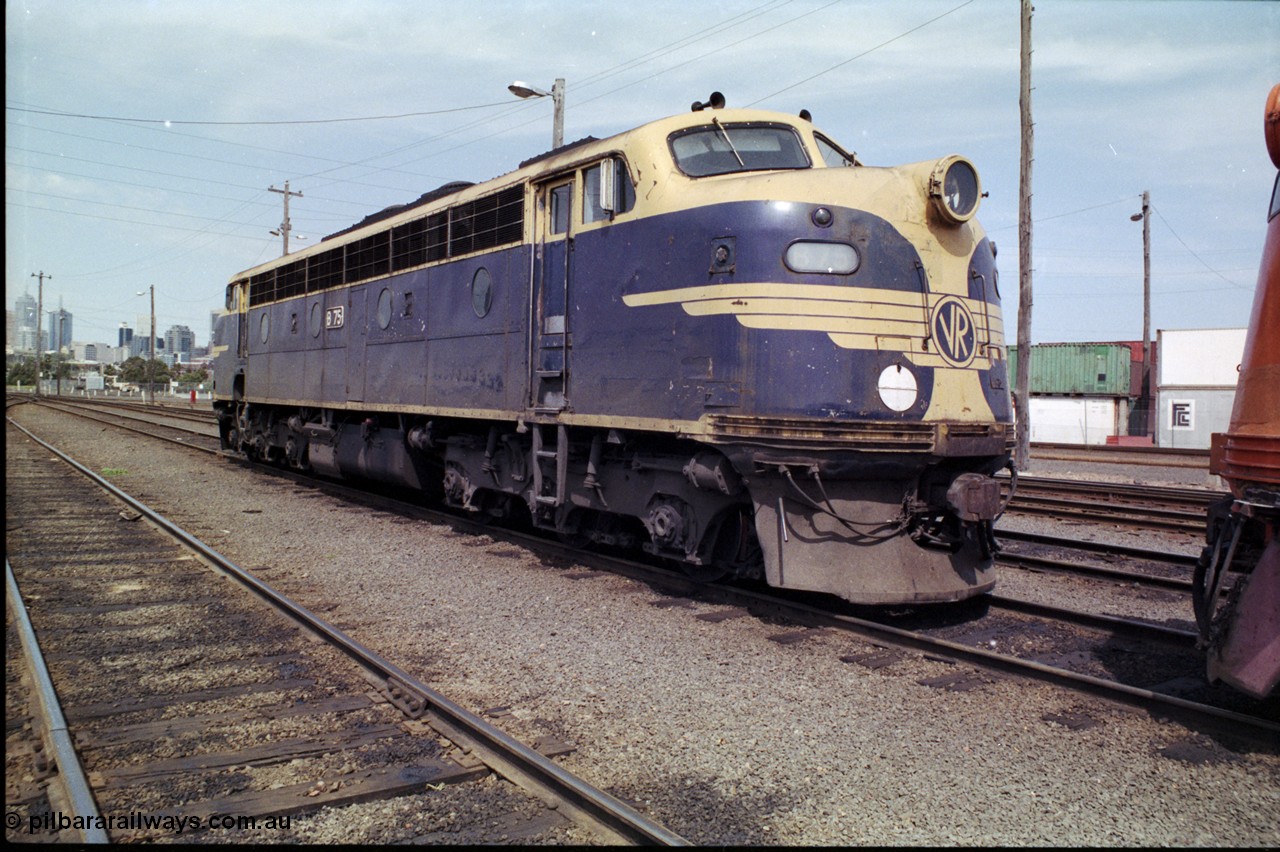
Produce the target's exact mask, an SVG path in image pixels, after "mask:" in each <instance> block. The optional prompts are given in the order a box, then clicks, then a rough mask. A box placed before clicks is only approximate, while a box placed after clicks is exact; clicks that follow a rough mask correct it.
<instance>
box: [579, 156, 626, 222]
mask: <svg viewBox="0 0 1280 852" xmlns="http://www.w3.org/2000/svg"><path fill="white" fill-rule="evenodd" d="M603 169H610V170H612V172H613V213H614V214H618V213H626V212H627V211H628V210H630V209H631V208H632V207H634V206H635V204H636V189H635V187H634V186H632V185H631V176H630V175H629V174H628V173H627V167H626V165H625V164H624V163H623V162H622V160H621V159H609V160H605V161H604V162H603V163H599V164H597V165H594V166H592V167H591V168H589V169H586V170H584V171H583V173H582V177H583V180H582V196H583V197H582V221H583V222H584V223H587V224H589V223H591V222H600V221H602V220H605V219H608V218H609V216H610V213H609V211H608V210H606V209H604V206H603V205H601V203H600V176H601V171H602V170H603Z"/></svg>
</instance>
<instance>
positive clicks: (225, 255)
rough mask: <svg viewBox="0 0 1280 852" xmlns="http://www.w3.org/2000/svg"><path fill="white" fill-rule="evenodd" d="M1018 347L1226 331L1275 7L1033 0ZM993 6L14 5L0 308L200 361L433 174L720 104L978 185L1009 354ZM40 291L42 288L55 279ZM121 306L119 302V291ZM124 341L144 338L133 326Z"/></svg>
mask: <svg viewBox="0 0 1280 852" xmlns="http://www.w3.org/2000/svg"><path fill="white" fill-rule="evenodd" d="M1031 26H1032V46H1033V54H1032V60H1031V74H1032V84H1033V86H1034V89H1033V92H1032V98H1031V106H1032V116H1033V120H1034V122H1035V130H1034V161H1033V165H1032V178H1031V184H1032V185H1031V190H1032V193H1033V195H1032V219H1033V231H1032V239H1031V246H1032V277H1031V286H1032V292H1033V299H1032V332H1031V339H1032V342H1034V343H1046V342H1072V341H1117V340H1137V339H1140V338H1141V335H1142V290H1143V268H1142V253H1143V242H1142V224H1141V223H1140V222H1137V223H1135V222H1133V221H1131V220H1130V216H1131V215H1133V214H1136V213H1139V212H1140V211H1141V206H1142V201H1141V196H1142V193H1143V192H1144V191H1147V192H1150V197H1151V211H1152V212H1151V220H1150V226H1151V302H1152V320H1151V329H1152V338H1153V339H1154V337H1155V333H1156V330H1157V329H1190V328H1235V327H1244V326H1245V325H1247V324H1248V321H1249V312H1250V307H1251V304H1252V298H1253V289H1254V285H1255V283H1256V280H1257V271H1258V262H1259V259H1260V256H1261V250H1262V242H1263V236H1264V229H1265V218H1266V207H1267V203H1268V200H1269V198H1270V193H1271V188H1272V183H1273V181H1274V179H1275V173H1276V172H1275V169H1274V167H1273V166H1272V165H1271V163H1270V160H1269V158H1268V156H1267V153H1266V150H1265V145H1264V140H1263V107H1264V103H1265V100H1266V96H1267V93H1268V91H1269V90H1270V88H1271V87H1272V86H1273V85H1274V84H1276V83H1277V82H1280V3H1266V2H1226V0H1161V2H1138V0H1131V1H1130V2H1115V1H1114V0H1113V2H1097V1H1096V0H1039V2H1037V3H1036V9H1035V12H1034V15H1033V17H1032V25H1031ZM1019 27H1020V7H1019V3H1018V2H1017V0H937V2H934V0H927V2H926V1H925V0H913V2H909V3H904V2H888V0H884V2H860V1H859V0H834V2H833V0H717V2H715V3H711V2H704V1H703V0H674V2H668V0H649V2H646V3H644V4H631V3H620V2H582V0H548V1H547V2H531V0H522V2H514V0H513V2H500V1H499V0H473V2H466V3H463V2H415V0H307V2H299V0H276V2H272V3H262V2H259V0H169V1H168V2H165V0H99V1H98V2H95V0H74V2H73V0H7V2H6V5H5V304H6V307H7V308H9V309H12V307H13V303H14V300H15V299H16V298H17V297H19V296H20V295H22V294H23V293H24V292H26V293H30V294H31V295H32V296H33V297H34V296H35V295H36V290H37V283H38V280H37V278H36V277H35V276H36V275H37V274H38V273H40V272H43V273H45V276H46V278H45V281H44V309H45V311H46V312H48V311H50V310H55V309H56V308H57V307H58V305H59V304H62V305H63V306H64V307H65V308H66V310H68V311H69V312H71V314H72V315H73V336H74V339H75V341H76V342H88V343H109V344H112V345H114V343H115V342H116V330H117V329H118V327H119V326H120V324H121V323H122V322H125V323H128V324H129V325H130V326H131V327H134V328H139V327H140V326H139V317H146V316H147V314H148V313H149V310H150V306H149V301H148V297H147V295H146V294H147V293H148V292H149V290H150V288H151V287H154V288H155V303H156V304H155V307H156V315H157V320H156V322H157V330H158V333H160V334H163V332H164V330H166V329H168V328H169V327H170V326H171V325H175V324H176V325H186V326H188V327H190V328H191V329H192V330H193V331H194V332H195V334H196V340H197V344H198V345H204V344H206V343H208V339H209V333H210V320H209V317H210V313H211V312H212V311H215V310H217V309H218V308H219V307H220V306H221V304H222V301H223V293H224V289H225V287H226V284H227V282H228V281H229V280H230V278H231V277H232V276H233V275H234V274H235V273H237V272H239V271H240V270H243V269H247V268H249V267H251V266H254V265H256V264H258V263H261V262H264V261H266V260H269V259H270V258H272V257H277V256H279V255H280V253H281V251H282V241H281V238H280V237H278V236H274V235H272V234H271V231H272V230H275V229H278V228H279V226H280V224H281V222H282V220H283V216H284V207H283V203H284V199H285V196H284V194H283V193H282V192H273V191H272V189H273V188H274V189H276V190H283V189H284V187H285V183H286V182H288V184H289V189H290V191H291V192H296V193H301V195H300V196H290V197H289V219H290V224H291V226H292V232H291V237H290V249H291V250H295V251H296V250H297V249H298V248H300V247H306V246H308V245H312V244H314V243H316V242H318V241H319V240H320V239H321V238H322V237H324V236H325V235H326V234H329V233H332V232H334V231H337V230H340V229H342V228H344V227H346V226H347V225H349V224H352V223H354V222H356V221H358V220H359V219H361V218H363V217H364V216H365V215H367V214H369V213H372V212H375V211H377V210H380V209H382V208H384V207H387V206H389V205H393V204H401V203H404V202H407V201H411V200H413V199H416V198H417V197H418V196H419V195H421V194H423V193H424V192H426V191H429V190H431V189H435V188H436V187H438V186H440V185H441V184H443V183H446V182H448V181H452V180H467V181H473V182H479V181H483V180H486V179H488V178H491V177H496V176H498V175H501V174H503V173H505V172H508V171H510V170H512V169H513V168H515V167H516V166H517V164H518V163H519V162H520V161H521V160H523V159H526V158H528V157H530V156H533V155H536V154H539V153H542V152H543V151H545V150H547V149H548V148H549V147H550V143H551V129H552V128H551V125H552V105H551V99H550V98H535V99H529V100H519V99H517V98H515V97H514V96H512V95H511V94H510V93H509V92H508V91H507V86H508V84H510V83H511V82H513V81H514V80H524V81H528V82H529V83H531V84H533V85H534V86H538V87H541V88H543V89H547V90H549V89H550V88H551V86H552V83H553V81H554V80H555V79H556V78H564V79H565V81H566V85H565V91H566V97H565V131H564V135H565V140H566V141H572V140H575V139H580V138H582V137H584V136H588V135H590V136H596V137H601V138H603V137H606V136H610V135H613V134H615V133H618V132H621V131H623V130H626V129H629V128H631V127H634V126H637V125H639V124H642V123H644V122H647V121H650V120H654V119H658V118H662V117H665V116H668V115H673V114H676V113H681V112H684V111H686V110H688V109H689V105H690V104H691V103H692V102H694V101H695V100H699V101H701V100H706V99H707V98H708V96H709V95H710V93H711V92H712V91H713V90H714V91H720V92H723V93H724V95H725V98H726V100H727V103H728V105H729V106H731V107H733V106H740V107H746V106H751V107H758V108H764V109H776V110H779V111H781V112H786V113H789V114H795V113H797V112H798V111H799V110H800V109H801V108H805V109H808V110H809V111H810V112H811V113H812V115H813V121H814V124H815V125H816V126H817V127H818V128H819V129H821V130H822V131H823V132H824V133H826V134H827V135H828V136H830V137H831V138H833V139H835V140H836V141H838V142H840V143H841V144H842V145H843V146H844V147H846V148H847V149H849V150H852V151H855V152H856V153H857V155H858V157H859V159H860V160H862V161H863V162H865V163H867V164H869V165H877V166H891V165H898V164H903V163H912V162H918V161H922V160H932V159H936V158H938V157H942V156H945V155H947V154H952V153H957V154H963V155H965V156H967V157H969V158H970V159H971V160H972V161H973V162H974V163H975V165H976V166H977V168H978V171H979V173H980V175H981V180H982V184H983V190H984V191H985V192H987V193H989V196H988V197H987V198H985V199H983V202H982V206H981V208H980V210H979V213H978V219H979V221H981V223H982V224H983V226H984V227H985V229H986V230H987V232H988V234H989V236H990V237H991V238H992V240H993V241H995V243H996V244H997V246H998V248H999V255H998V266H999V273H1000V282H1001V291H1002V295H1003V299H1004V315H1005V326H1006V336H1007V338H1008V340H1009V341H1010V342H1013V341H1014V340H1015V334H1016V328H1017V315H1018V310H1019V304H1018V300H1019V260H1018V255H1019V252H1018V239H1019V234H1018V227H1017V223H1018V204H1019V192H1020V190H1019V157H1020V141H1019V137H1020V116H1019V103H1018V98H1019V67H1020V62H1019V38H1020V35H1019ZM50 276H51V277H50ZM140 292H141V293H143V295H138V294H139V293H140ZM143 330H144V331H145V328H143Z"/></svg>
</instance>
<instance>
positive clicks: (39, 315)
mask: <svg viewBox="0 0 1280 852" xmlns="http://www.w3.org/2000/svg"><path fill="white" fill-rule="evenodd" d="M31 277H32V278H38V279H39V280H40V287H39V289H38V290H37V291H36V396H39V395H40V362H41V360H42V359H43V358H44V353H43V352H41V351H40V324H41V323H43V322H44V279H46V278H48V279H49V280H50V281H52V280H53V276H52V275H45V274H44V270H41V271H40V272H33V273H31Z"/></svg>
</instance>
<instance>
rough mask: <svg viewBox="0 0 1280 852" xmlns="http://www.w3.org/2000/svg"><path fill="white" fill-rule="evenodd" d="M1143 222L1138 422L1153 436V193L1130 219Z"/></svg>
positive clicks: (1145, 195)
mask: <svg viewBox="0 0 1280 852" xmlns="http://www.w3.org/2000/svg"><path fill="white" fill-rule="evenodd" d="M1139 219H1141V220H1142V396H1141V397H1139V399H1138V405H1139V406H1141V408H1140V411H1141V414H1140V415H1139V420H1138V422H1139V423H1140V424H1141V426H1142V434H1143V435H1150V434H1151V192H1150V191H1149V190H1147V191H1143V193H1142V212H1141V213H1135V214H1134V215H1132V216H1130V217H1129V220H1130V221H1131V222H1137V221H1138V220H1139Z"/></svg>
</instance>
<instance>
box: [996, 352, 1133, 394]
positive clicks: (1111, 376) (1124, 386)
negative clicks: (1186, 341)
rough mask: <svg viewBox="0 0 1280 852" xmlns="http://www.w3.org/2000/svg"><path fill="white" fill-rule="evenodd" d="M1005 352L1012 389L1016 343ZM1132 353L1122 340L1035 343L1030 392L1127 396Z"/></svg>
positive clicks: (1015, 363)
mask: <svg viewBox="0 0 1280 852" xmlns="http://www.w3.org/2000/svg"><path fill="white" fill-rule="evenodd" d="M1008 352H1009V388H1010V389H1011V390H1012V389H1013V387H1014V385H1015V383H1016V382H1017V377H1018V350H1017V347H1014V346H1010V347H1009V350H1008ZM1131 357H1132V356H1131V351H1130V349H1129V347H1128V346H1127V345H1125V344H1123V343H1037V344H1035V345H1034V346H1032V347H1031V393H1033V394H1075V395H1087V396H1130V388H1129V372H1130V364H1129V361H1130V359H1131ZM1132 393H1133V394H1136V393H1137V390H1136V389H1135V390H1133V391H1132Z"/></svg>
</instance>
